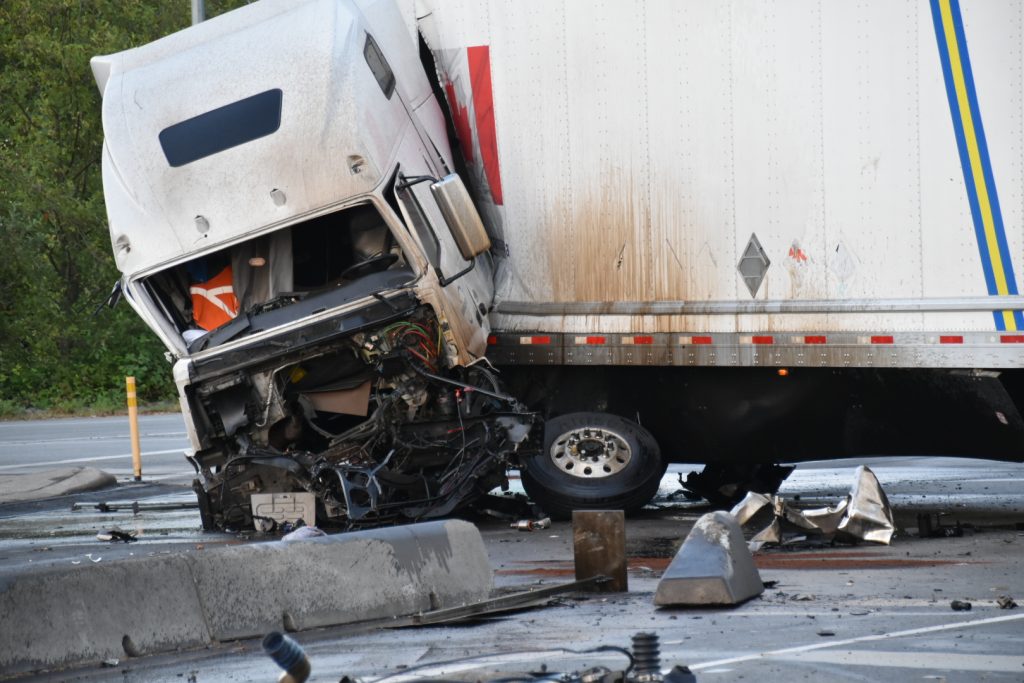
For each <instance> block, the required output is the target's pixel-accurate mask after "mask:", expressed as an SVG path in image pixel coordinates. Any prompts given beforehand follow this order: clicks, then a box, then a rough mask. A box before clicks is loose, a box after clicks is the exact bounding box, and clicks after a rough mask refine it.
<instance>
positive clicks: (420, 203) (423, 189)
mask: <svg viewBox="0 0 1024 683" xmlns="http://www.w3.org/2000/svg"><path fill="white" fill-rule="evenodd" d="M407 158H408V157H407ZM424 176H433V169H431V168H429V166H428V164H427V163H426V162H425V161H421V162H420V163H418V164H417V163H415V162H414V163H412V164H408V163H407V164H405V165H403V166H402V167H401V168H400V169H399V176H398V181H397V182H396V184H395V190H394V192H395V197H396V199H397V201H398V204H399V206H400V207H401V209H402V213H403V217H404V219H405V221H406V224H407V225H408V226H409V227H410V229H411V230H412V232H413V234H414V235H415V236H416V238H417V239H418V240H419V242H420V244H421V246H422V248H423V253H424V255H425V256H426V258H427V261H428V262H429V263H430V266H431V267H432V268H433V269H434V271H435V272H436V273H437V275H438V279H439V280H440V281H441V282H442V286H441V293H442V294H441V295H442V296H443V297H444V298H445V300H446V303H447V308H448V310H449V311H454V312H457V313H458V317H459V318H460V320H449V324H450V325H452V327H453V328H455V332H456V333H457V336H460V337H462V339H461V340H460V341H461V343H462V344H463V345H464V346H465V347H466V348H467V349H469V350H470V351H471V353H473V354H474V355H482V354H483V351H484V348H485V346H486V343H487V335H488V333H489V332H490V325H489V323H488V319H487V312H488V310H489V309H490V307H491V303H492V301H493V298H494V283H493V280H492V264H491V257H490V254H488V253H483V254H480V255H479V256H477V257H476V259H475V264H471V262H470V261H466V260H465V259H463V258H462V254H461V253H460V252H459V248H458V246H457V244H456V242H455V238H454V237H453V236H452V234H451V231H450V230H449V229H448V225H447V223H446V222H445V220H444V217H443V216H442V215H441V212H440V210H439V209H438V208H437V204H436V202H435V201H434V198H433V196H431V193H430V182H429V181H424V182H409V179H415V178H421V177H424ZM470 265H473V266H474V267H473V269H472V270H470V271H469V272H467V273H465V274H464V275H462V276H459V277H455V276H457V275H458V274H459V273H461V272H462V271H465V270H466V269H467V268H469V266H470ZM446 281H447V282H448V284H447V285H445V284H443V283H445V282H446ZM460 328H461V329H460Z"/></svg>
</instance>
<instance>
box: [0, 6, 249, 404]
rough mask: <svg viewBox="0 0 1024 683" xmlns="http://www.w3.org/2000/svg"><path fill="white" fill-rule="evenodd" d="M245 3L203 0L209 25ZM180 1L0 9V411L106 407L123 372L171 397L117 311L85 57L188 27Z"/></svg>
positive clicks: (147, 394)
mask: <svg viewBox="0 0 1024 683" xmlns="http://www.w3.org/2000/svg"><path fill="white" fill-rule="evenodd" d="M242 4H245V0H220V1H217V2H214V1H213V0H207V2H206V9H207V15H208V16H214V15H216V14H219V13H221V12H224V11H227V10H229V9H233V8H234V7H236V6H239V5H242ZM190 22H191V5H190V3H189V1H188V0H2V2H0V416H11V415H17V414H18V413H21V412H24V411H25V410H26V409H32V408H35V409H43V410H51V411H57V412H77V411H82V410H97V411H103V412H105V411H110V410H115V409H117V408H119V407H121V406H123V405H124V376H125V375H134V376H135V377H136V378H137V381H138V384H139V395H140V399H142V400H143V401H162V400H169V399H172V398H173V397H174V384H173V382H172V381H171V367H170V365H169V364H168V363H167V361H166V360H165V358H164V348H163V346H162V345H161V344H160V342H159V341H158V340H157V339H156V337H155V336H154V335H153V334H152V333H150V332H149V330H148V328H146V327H145V326H144V325H143V324H142V323H141V321H140V320H139V319H138V318H137V316H136V315H135V313H134V311H132V310H131V309H130V307H129V306H128V305H126V304H124V303H122V304H121V305H120V306H117V307H116V308H114V309H107V308H100V309H99V310H98V311H97V308H98V306H99V305H100V304H101V303H102V302H103V301H104V300H105V299H106V298H107V295H108V294H109V293H110V290H111V287H112V285H113V284H114V282H115V281H116V280H117V278H118V276H119V273H118V272H117V269H116V268H115V267H114V260H113V257H112V254H111V247H110V239H109V233H108V231H107V221H106V209H105V207H104V204H103V188H102V184H101V181H100V152H101V147H102V143H103V130H102V124H101V121H100V95H99V91H98V90H97V88H96V83H95V81H94V79H93V76H92V72H91V70H90V68H89V59H90V58H91V57H93V56H95V55H101V54H110V53H112V52H119V51H121V50H125V49H128V48H131V47H136V46H139V45H143V44H145V43H148V42H150V41H152V40H155V39H157V38H160V37H162V36H165V35H168V34H170V33H173V32H175V31H178V30H181V29H183V28H185V27H187V26H188V25H189V24H190Z"/></svg>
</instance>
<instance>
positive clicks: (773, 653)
mask: <svg viewBox="0 0 1024 683" xmlns="http://www.w3.org/2000/svg"><path fill="white" fill-rule="evenodd" d="M1020 619H1024V614H1012V615H1009V616H1005V617H990V618H988V619H976V620H974V621H959V622H955V623H952V624H940V625H938V626H925V627H923V628H912V629H909V630H907V631H893V632H892V633H880V634H876V635H870V636H860V637H859V638H848V639H846V640H834V641H831V642H824V643H814V644H813V645H800V646H797V647H787V648H784V649H782V650H770V651H768V652H758V653H756V654H752V655H743V656H740V657H730V658H729V659H716V660H714V661H711V662H701V663H700V664H691V665H690V669H691V670H693V671H697V670H699V669H710V668H711V667H715V666H724V665H728V664H739V663H740V662H750V661H753V660H755V659H764V658H768V657H783V656H785V655H792V654H796V653H799V652H811V651H812V650H824V649H826V648H830V647H841V646H843V645H852V644H853V643H866V642H870V641H873V640H888V639H890V638H904V637H906V636H917V635H921V634H923V633H936V632H938V631H955V630H956V629H960V628H971V627H974V626H986V625H988V624H999V623H1002V622H1004V621H1017V620H1020Z"/></svg>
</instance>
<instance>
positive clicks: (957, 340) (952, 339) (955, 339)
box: [939, 335, 964, 344]
mask: <svg viewBox="0 0 1024 683" xmlns="http://www.w3.org/2000/svg"><path fill="white" fill-rule="evenodd" d="M939 343H940V344H963V343H964V338H963V337H962V336H961V335H949V336H940V337H939Z"/></svg>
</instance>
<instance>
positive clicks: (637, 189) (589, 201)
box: [542, 167, 689, 315]
mask: <svg viewBox="0 0 1024 683" xmlns="http://www.w3.org/2000/svg"><path fill="white" fill-rule="evenodd" d="M583 183H586V187H585V188H582V189H580V188H578V189H577V190H576V191H574V192H572V193H571V194H570V195H569V196H565V195H563V196H561V197H557V198H555V199H554V201H553V204H552V206H551V207H549V210H547V211H545V212H544V214H543V215H544V216H546V217H549V218H548V220H547V223H546V225H545V226H544V228H543V233H542V234H544V235H547V237H548V239H549V240H550V242H549V244H550V245H551V249H550V252H551V253H552V254H554V255H556V257H557V258H559V259H560V260H561V262H560V263H559V264H557V265H555V266H554V268H553V271H554V272H553V273H552V284H553V294H554V300H555V301H560V302H567V301H603V302H612V301H651V300H656V299H661V300H685V299H686V296H687V292H686V283H687V274H688V271H689V268H688V264H687V262H686V257H685V252H680V250H677V251H676V254H675V255H674V256H673V254H672V253H671V252H670V250H669V249H668V248H667V247H666V240H667V236H668V235H669V234H675V232H676V231H677V230H679V229H680V228H678V227H677V228H674V229H671V228H670V227H669V226H660V225H657V226H656V225H652V219H651V217H652V212H653V211H654V209H653V208H652V206H651V204H652V203H658V202H663V201H668V202H672V203H675V202H676V201H678V200H677V199H675V198H674V197H673V194H672V193H670V192H666V191H661V190H660V189H658V188H655V189H654V190H653V191H652V193H651V194H650V197H651V202H648V199H647V198H648V196H649V195H648V190H647V187H646V183H647V180H646V178H645V177H643V174H642V173H640V172H639V171H636V170H633V169H630V168H628V167H611V168H606V169H604V170H603V171H602V172H600V173H596V174H594V175H592V176H589V177H588V179H587V180H586V181H583ZM583 183H580V184H581V185H582V184H583ZM663 198H669V199H663ZM681 210H682V209H681V208H673V209H670V210H664V209H663V210H661V211H659V213H660V215H680V214H679V213H675V214H673V213H672V211H677V212H679V211H681ZM602 313H603V311H602ZM642 314H643V313H640V314H638V315H642Z"/></svg>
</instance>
